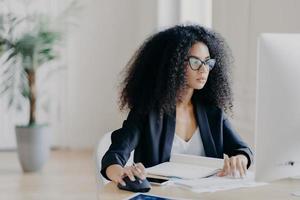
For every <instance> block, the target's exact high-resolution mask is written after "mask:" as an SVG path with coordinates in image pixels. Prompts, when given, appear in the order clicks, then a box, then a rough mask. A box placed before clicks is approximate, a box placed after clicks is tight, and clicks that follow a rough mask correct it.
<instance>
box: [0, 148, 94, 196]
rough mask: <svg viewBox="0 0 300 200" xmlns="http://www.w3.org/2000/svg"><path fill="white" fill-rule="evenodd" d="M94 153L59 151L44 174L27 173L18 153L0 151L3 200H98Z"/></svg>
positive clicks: (52, 156) (0, 188)
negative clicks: (19, 160) (23, 169)
mask: <svg viewBox="0 0 300 200" xmlns="http://www.w3.org/2000/svg"><path fill="white" fill-rule="evenodd" d="M93 164H94V163H93V159H92V151H90V150H81V151H79V150H77V151H68V150H56V151H52V152H51V155H50V159H49V161H48V162H47V164H46V165H45V167H44V168H43V170H42V171H41V172H38V173H30V174H24V173H23V172H22V170H21V167H20V165H19V163H18V158H17V154H16V153H15V152H0V200H48V199H49V200H56V199H60V200H79V199H80V200H81V199H82V200H83V199H84V200H90V199H96V196H97V195H96V183H95V177H94V168H93V167H94V166H93Z"/></svg>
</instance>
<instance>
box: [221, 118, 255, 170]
mask: <svg viewBox="0 0 300 200" xmlns="http://www.w3.org/2000/svg"><path fill="white" fill-rule="evenodd" d="M223 144H224V153H225V154H227V155H228V156H229V157H231V156H235V155H238V154H243V155H245V156H246V157H247V159H248V164H247V168H249V167H250V165H251V163H252V162H253V153H252V151H251V149H250V147H249V146H248V145H247V144H246V143H245V142H244V141H243V140H242V138H241V137H240V136H239V134H238V133H237V132H236V131H235V130H234V129H233V128H232V126H231V123H230V122H229V120H228V119H227V117H226V116H225V114H223Z"/></svg>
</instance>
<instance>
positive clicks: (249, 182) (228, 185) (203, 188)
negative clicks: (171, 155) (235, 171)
mask: <svg viewBox="0 0 300 200" xmlns="http://www.w3.org/2000/svg"><path fill="white" fill-rule="evenodd" d="M173 183H174V184H175V185H179V186H183V187H185V188H188V189H190V190H192V191H194V192H198V193H200V192H215V191H219V190H230V189H235V188H244V187H256V186H261V185H265V184H266V183H258V182H255V181H254V174H253V172H248V174H247V176H246V177H245V178H232V177H217V176H213V177H210V178H202V179H190V180H184V179H173Z"/></svg>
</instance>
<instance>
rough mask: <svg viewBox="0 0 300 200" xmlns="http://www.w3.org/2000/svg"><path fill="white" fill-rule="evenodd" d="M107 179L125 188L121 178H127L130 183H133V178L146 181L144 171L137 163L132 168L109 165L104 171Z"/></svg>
mask: <svg viewBox="0 0 300 200" xmlns="http://www.w3.org/2000/svg"><path fill="white" fill-rule="evenodd" d="M106 175H107V177H108V178H109V179H110V180H112V181H113V182H115V183H117V184H118V183H120V184H121V185H123V186H125V185H126V184H125V182H124V181H123V178H124V177H126V176H128V177H129V179H130V180H131V181H135V177H134V176H137V177H138V178H140V179H142V180H144V179H146V170H145V167H144V165H143V164H142V163H137V164H135V165H134V166H127V167H124V168H123V167H122V166H121V165H118V164H114V165H110V166H109V167H107V169H106Z"/></svg>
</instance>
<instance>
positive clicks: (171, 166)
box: [146, 154, 223, 179]
mask: <svg viewBox="0 0 300 200" xmlns="http://www.w3.org/2000/svg"><path fill="white" fill-rule="evenodd" d="M222 166H223V160H222V159H215V158H207V157H200V156H191V155H183V154H176V155H174V156H172V157H171V160H170V162H164V163H161V164H159V165H156V166H154V167H150V168H147V169H146V171H147V173H148V175H150V176H151V175H154V176H161V177H166V178H180V179H197V178H204V177H209V176H211V175H214V174H216V173H217V172H218V171H220V170H221V168H222Z"/></svg>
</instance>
